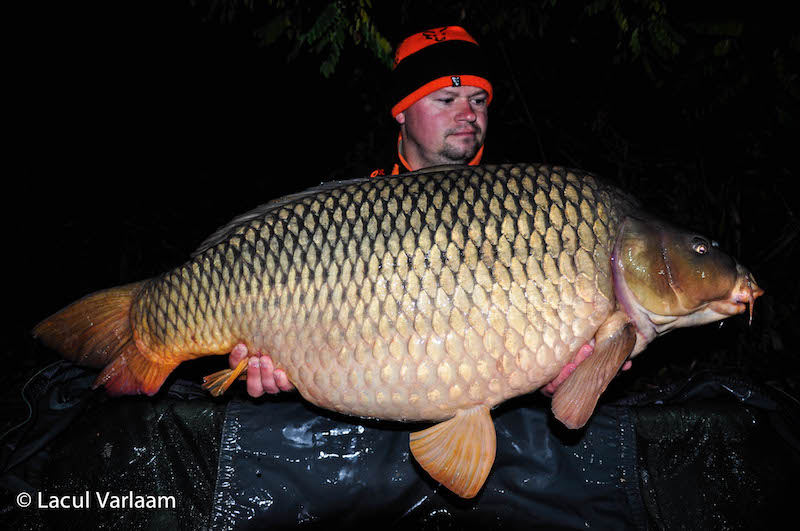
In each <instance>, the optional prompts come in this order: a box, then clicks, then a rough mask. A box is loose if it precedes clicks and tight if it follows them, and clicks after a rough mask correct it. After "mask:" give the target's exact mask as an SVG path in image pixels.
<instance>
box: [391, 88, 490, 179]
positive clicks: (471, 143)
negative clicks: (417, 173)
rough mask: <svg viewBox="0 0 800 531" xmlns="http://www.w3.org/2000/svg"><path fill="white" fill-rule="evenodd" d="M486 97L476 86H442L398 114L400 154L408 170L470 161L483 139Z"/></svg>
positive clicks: (486, 121)
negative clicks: (400, 138)
mask: <svg viewBox="0 0 800 531" xmlns="http://www.w3.org/2000/svg"><path fill="white" fill-rule="evenodd" d="M487 98H488V94H487V93H486V91H485V90H483V89H481V88H478V87H471V86H461V87H445V88H443V89H439V90H437V91H436V92H431V93H430V94H428V95H427V96H425V97H424V98H422V99H420V100H418V101H417V102H415V103H414V104H413V105H411V106H410V107H409V108H408V109H406V110H405V111H403V112H401V113H400V114H398V115H397V116H396V117H395V119H396V120H397V122H398V123H400V126H401V131H402V134H403V145H402V153H403V157H405V159H406V161H407V162H408V164H409V165H410V166H411V169H414V170H417V169H421V168H427V167H429V166H436V165H439V164H466V163H468V162H469V161H471V160H472V159H473V158H474V157H475V155H476V154H477V153H478V150H479V149H480V148H481V146H482V145H483V141H484V139H485V138H486V127H487V125H488V122H489V113H488V108H487V104H486V102H487Z"/></svg>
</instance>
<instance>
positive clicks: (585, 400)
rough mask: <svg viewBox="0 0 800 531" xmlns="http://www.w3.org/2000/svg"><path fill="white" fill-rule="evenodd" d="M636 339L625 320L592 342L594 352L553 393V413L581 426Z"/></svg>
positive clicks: (590, 414) (569, 422)
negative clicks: (607, 334) (612, 330)
mask: <svg viewBox="0 0 800 531" xmlns="http://www.w3.org/2000/svg"><path fill="white" fill-rule="evenodd" d="M635 343H636V331H635V330H634V326H633V324H632V323H626V324H625V325H624V326H622V327H621V328H620V329H618V330H616V331H614V332H613V333H611V334H610V335H609V336H607V337H606V338H605V339H604V340H602V341H600V342H598V343H597V345H595V348H594V352H593V353H592V354H591V355H590V356H589V357H588V358H587V359H586V360H584V361H583V362H582V363H581V364H580V365H578V367H577V368H576V369H575V371H573V373H572V374H570V375H569V377H568V378H567V380H566V381H565V382H564V383H563V384H561V385H560V386H559V387H558V389H557V390H556V392H555V394H554V395H553V403H552V409H553V414H554V415H555V417H556V418H557V419H558V420H560V421H561V422H563V423H564V425H565V426H566V427H568V428H571V429H577V428H580V427H582V426H583V425H584V424H586V422H587V421H588V420H589V417H591V416H592V413H594V408H595V406H596V405H597V400H598V399H599V398H600V395H602V394H603V391H605V390H606V387H608V384H609V383H611V380H613V379H614V376H616V375H617V373H618V372H619V370H620V368H621V367H622V365H623V364H624V363H625V361H626V360H627V359H628V356H629V355H630V353H631V351H632V350H633V346H634V345H635Z"/></svg>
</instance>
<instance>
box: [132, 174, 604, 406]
mask: <svg viewBox="0 0 800 531" xmlns="http://www.w3.org/2000/svg"><path fill="white" fill-rule="evenodd" d="M544 171H548V172H549V170H546V169H545V170H544ZM602 193H604V192H603V191H602V190H601V189H600V188H599V187H598V185H597V184H596V183H595V181H594V180H593V179H592V178H591V177H586V176H581V177H578V176H576V175H573V174H572V173H566V172H564V173H563V174H558V173H542V172H537V171H536V168H535V167H526V168H525V172H524V173H523V172H522V171H520V169H519V168H513V169H511V170H510V171H504V170H500V171H499V172H497V173H496V174H491V175H490V174H488V173H485V174H477V173H474V172H472V171H470V172H467V173H459V172H455V171H451V172H449V173H447V174H446V175H438V176H437V175H435V174H428V175H418V176H412V177H399V178H391V179H383V180H377V181H368V182H365V183H361V184H354V185H351V186H349V187H347V188H342V189H334V190H331V191H328V192H327V193H320V194H316V195H308V196H305V197H302V198H300V199H298V200H296V201H293V202H288V203H287V204H285V205H284V206H282V207H280V208H278V209H276V210H274V211H273V212H270V213H269V214H267V215H266V216H263V217H260V218H257V219H253V220H252V221H250V222H249V223H247V224H245V225H243V226H241V227H240V228H239V230H238V235H237V236H235V237H233V238H230V239H229V240H227V241H226V242H222V243H219V244H217V245H216V246H213V247H211V248H210V249H208V250H206V251H205V252H203V253H202V254H200V255H198V256H196V257H195V258H194V259H193V260H192V261H190V262H189V263H187V264H185V265H184V266H183V267H181V268H179V269H177V270H175V271H173V272H171V273H169V274H166V275H165V276H163V277H162V278H161V279H160V280H159V281H158V282H155V283H152V284H151V285H150V286H148V288H147V293H146V294H145V295H144V296H142V297H140V299H139V301H138V307H137V308H136V309H135V311H134V321H135V326H134V328H135V329H136V334H137V337H138V338H139V339H140V340H141V341H142V342H143V343H144V344H145V345H146V347H147V348H148V349H149V350H150V351H151V352H153V353H154V354H155V355H157V356H163V357H164V358H165V359H166V358H168V357H169V356H171V355H173V354H171V352H172V351H176V350H180V351H182V352H194V353H201V352H212V351H217V352H222V351H225V350H226V349H227V350H230V348H232V347H233V345H235V344H236V343H237V342H238V341H240V340H241V338H247V341H248V347H249V348H250V349H253V350H260V351H264V352H269V353H270V354H271V355H272V357H273V359H274V360H275V362H276V365H277V366H278V367H281V368H284V369H285V370H286V371H287V374H288V375H289V377H290V379H291V380H292V381H293V382H294V383H295V385H296V386H297V387H298V389H299V390H300V392H301V393H302V395H303V396H304V397H305V398H307V399H308V400H309V401H311V402H313V403H315V404H318V405H320V406H323V407H327V408H331V409H335V410H338V411H341V412H345V413H349V414H353V415H359V416H365V417H382V418H396V419H427V420H436V419H442V418H448V417H450V416H452V415H453V413H454V412H455V411H456V410H457V409H463V408H468V407H472V406H475V405H478V404H485V405H487V406H489V407H492V406H494V405H496V404H498V403H499V402H502V401H503V400H506V399H508V398H510V397H512V396H515V395H519V394H522V393H525V392H529V391H531V390H533V389H536V388H538V387H540V386H542V385H544V384H545V383H547V382H548V381H549V380H550V379H552V378H553V377H555V375H556V374H557V373H558V371H559V369H560V368H561V367H562V366H563V365H564V364H565V363H566V362H567V361H569V360H568V358H569V357H570V356H571V355H572V354H573V353H574V352H575V351H576V350H577V349H578V348H579V347H580V346H581V345H582V344H583V343H585V342H586V341H588V340H589V339H590V338H591V337H592V335H593V332H594V331H595V330H596V328H597V326H598V325H599V324H600V323H601V322H602V321H603V320H604V319H605V317H606V316H607V315H608V313H609V311H610V308H611V303H610V300H611V299H612V297H613V294H612V288H611V283H610V278H609V271H608V262H609V253H610V251H611V245H612V242H611V241H610V239H609V238H610V237H609V235H610V234H614V233H615V232H616V224H617V223H618V220H617V215H616V214H615V213H614V212H613V211H610V210H609V209H608V208H607V207H606V206H605V205H604V204H603V201H602V198H598V197H597V195H598V194H602ZM413 198H416V199H413ZM610 203H612V204H613V202H610ZM190 330H191V332H190ZM166 345H171V346H170V347H169V348H168V347H167V346H166Z"/></svg>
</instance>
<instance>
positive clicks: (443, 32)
mask: <svg viewBox="0 0 800 531" xmlns="http://www.w3.org/2000/svg"><path fill="white" fill-rule="evenodd" d="M422 36H423V37H425V38H426V39H430V40H432V41H436V42H442V41H444V40H447V28H435V29H432V30H428V31H423V32H422Z"/></svg>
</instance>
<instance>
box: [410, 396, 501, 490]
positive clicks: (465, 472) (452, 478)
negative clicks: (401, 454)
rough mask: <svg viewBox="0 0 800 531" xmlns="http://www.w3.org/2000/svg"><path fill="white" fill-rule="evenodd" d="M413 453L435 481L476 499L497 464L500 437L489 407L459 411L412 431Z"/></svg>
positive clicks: (411, 445) (411, 443)
mask: <svg viewBox="0 0 800 531" xmlns="http://www.w3.org/2000/svg"><path fill="white" fill-rule="evenodd" d="M410 447H411V453H412V454H413V455H414V458H415V459H416V460H417V462H418V463H419V464H420V466H422V468H423V469H425V471H426V472H427V473H428V474H430V475H431V477H433V479H435V480H436V481H438V482H439V483H441V484H442V485H444V486H445V487H447V488H448V489H450V490H451V491H453V492H454V493H456V494H458V495H459V496H461V497H462V498H473V497H474V496H475V495H476V494H478V492H479V491H480V490H481V487H483V484H484V482H485V481H486V478H487V477H488V476H489V471H490V470H491V469H492V465H493V464H494V456H495V452H496V451H497V437H496V436H495V432H494V423H493V422H492V416H491V414H490V413H489V408H488V407H486V406H475V407H473V408H470V409H466V410H463V409H462V410H459V411H457V412H456V416H455V417H453V418H452V419H450V420H446V421H444V422H440V423H439V424H436V425H435V426H431V427H430V428H428V429H426V430H423V431H418V432H415V433H412V434H411V437H410Z"/></svg>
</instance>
